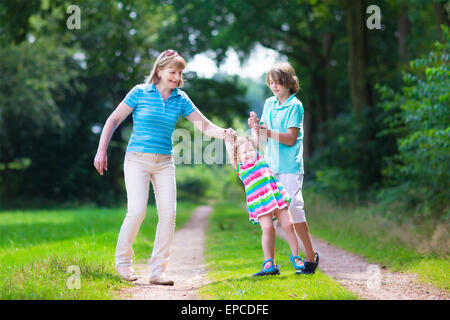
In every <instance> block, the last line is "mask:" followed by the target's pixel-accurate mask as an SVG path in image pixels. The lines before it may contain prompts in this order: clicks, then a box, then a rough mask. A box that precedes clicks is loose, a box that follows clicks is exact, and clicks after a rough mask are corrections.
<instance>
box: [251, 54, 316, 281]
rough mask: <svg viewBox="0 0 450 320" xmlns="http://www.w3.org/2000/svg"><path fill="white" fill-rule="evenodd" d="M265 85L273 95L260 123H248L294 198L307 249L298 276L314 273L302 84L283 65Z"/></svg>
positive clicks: (300, 233) (296, 218)
mask: <svg viewBox="0 0 450 320" xmlns="http://www.w3.org/2000/svg"><path fill="white" fill-rule="evenodd" d="M266 84H267V86H268V87H269V88H270V90H271V91H272V92H273V94H274V96H273V97H270V98H268V99H267V100H266V102H265V104H264V110H263V113H262V116H261V120H259V119H258V117H257V115H256V114H255V113H254V112H251V113H250V118H249V119H248V124H249V126H250V127H251V128H256V129H257V130H258V132H259V135H260V137H261V139H260V140H267V146H266V150H265V153H264V157H265V159H266V161H267V163H268V164H269V167H270V169H271V170H272V171H273V172H274V173H275V177H276V178H277V179H278V181H280V182H281V184H283V185H284V186H285V188H286V190H287V192H288V193H289V194H290V196H291V197H292V201H291V204H290V206H289V211H290V213H291V216H292V223H293V224H294V228H295V231H296V233H297V234H298V236H299V237H300V239H301V241H302V242H303V246H304V247H305V251H306V257H305V269H303V270H299V271H297V273H298V274H312V273H314V272H315V270H316V268H317V266H318V264H319V255H318V254H317V252H315V251H314V249H313V245H312V240H311V234H310V232H309V228H308V224H307V222H306V218H305V211H304V209H303V206H304V203H303V196H302V185H303V174H304V170H303V106H302V103H301V102H300V100H298V99H297V98H296V97H295V93H296V92H297V91H298V89H299V83H298V79H297V76H296V75H295V71H294V69H293V68H292V66H291V65H290V64H289V63H287V62H284V63H280V64H277V65H276V66H274V67H273V68H272V69H271V70H270V71H269V72H268V73H267V76H266Z"/></svg>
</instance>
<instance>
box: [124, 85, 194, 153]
mask: <svg viewBox="0 0 450 320" xmlns="http://www.w3.org/2000/svg"><path fill="white" fill-rule="evenodd" d="M122 102H123V103H125V104H126V105H128V106H129V107H131V108H133V133H132V134H131V137H130V141H129V142H128V147H127V151H135V152H150V153H162V154H171V153H172V152H173V150H172V146H173V142H172V133H173V131H174V130H175V126H176V124H177V122H178V119H179V117H180V116H183V117H187V116H188V115H190V114H191V113H192V112H194V111H195V110H196V107H195V105H194V104H193V103H192V101H191V99H189V97H188V95H187V94H186V93H185V92H184V91H181V90H180V89H178V88H175V89H174V90H173V91H172V94H171V95H170V96H169V97H168V98H167V100H166V101H164V100H163V98H162V95H161V93H160V92H159V91H158V90H157V89H156V87H155V85H154V84H153V83H151V84H149V83H141V84H138V85H136V86H134V87H133V88H132V89H131V90H130V92H128V94H127V95H126V96H125V98H124V99H123V101H122Z"/></svg>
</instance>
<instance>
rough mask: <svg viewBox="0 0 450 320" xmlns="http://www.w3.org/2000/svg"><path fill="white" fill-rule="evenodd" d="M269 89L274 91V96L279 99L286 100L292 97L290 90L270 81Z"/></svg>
mask: <svg viewBox="0 0 450 320" xmlns="http://www.w3.org/2000/svg"><path fill="white" fill-rule="evenodd" d="M269 88H270V90H272V92H273V94H274V95H275V96H276V97H277V98H278V99H280V98H285V97H287V96H289V95H290V92H289V89H288V88H286V87H285V86H283V85H281V84H279V83H277V82H275V81H273V80H272V79H270V81H269Z"/></svg>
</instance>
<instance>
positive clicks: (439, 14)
mask: <svg viewBox="0 0 450 320" xmlns="http://www.w3.org/2000/svg"><path fill="white" fill-rule="evenodd" d="M433 6H434V13H435V14H436V22H437V25H438V29H439V38H440V39H441V41H443V40H444V35H443V34H442V28H441V25H443V24H444V25H446V26H448V25H449V19H448V14H447V11H446V10H445V8H444V4H443V3H442V2H440V1H435V2H433Z"/></svg>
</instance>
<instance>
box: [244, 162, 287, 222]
mask: <svg viewBox="0 0 450 320" xmlns="http://www.w3.org/2000/svg"><path fill="white" fill-rule="evenodd" d="M236 171H237V172H238V176H239V178H240V179H241V180H242V182H243V183H244V187H245V195H246V198H247V207H248V212H249V215H250V219H249V220H250V221H251V222H253V223H254V224H258V218H259V216H262V215H264V214H268V213H272V214H273V211H274V210H275V209H282V208H285V207H288V206H289V203H290V202H291V197H290V196H289V194H288V193H287V191H286V190H285V189H284V187H283V185H282V184H281V183H280V182H278V180H277V179H276V178H275V175H274V173H273V172H272V170H270V168H269V165H268V164H267V163H266V161H265V160H264V157H263V156H262V155H261V154H259V153H258V154H257V156H256V157H255V158H254V159H251V160H249V161H247V162H245V163H239V164H238V166H237V170H236ZM273 219H274V220H275V219H276V218H275V216H273Z"/></svg>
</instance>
